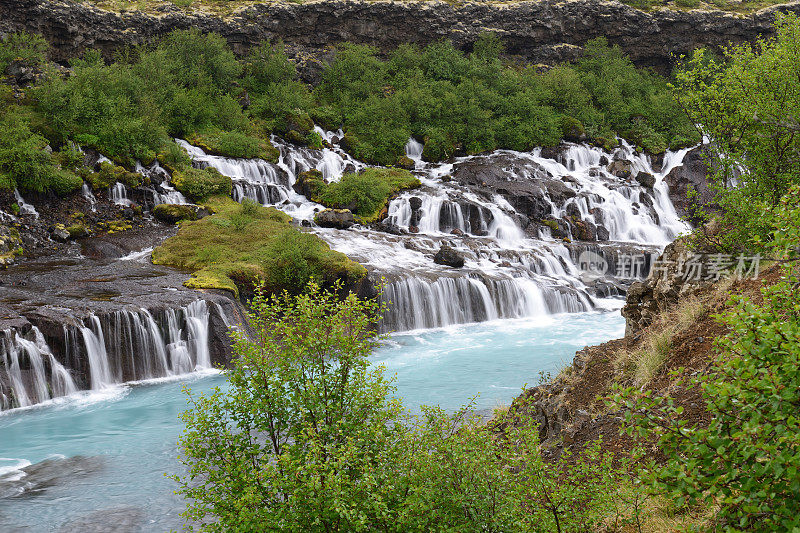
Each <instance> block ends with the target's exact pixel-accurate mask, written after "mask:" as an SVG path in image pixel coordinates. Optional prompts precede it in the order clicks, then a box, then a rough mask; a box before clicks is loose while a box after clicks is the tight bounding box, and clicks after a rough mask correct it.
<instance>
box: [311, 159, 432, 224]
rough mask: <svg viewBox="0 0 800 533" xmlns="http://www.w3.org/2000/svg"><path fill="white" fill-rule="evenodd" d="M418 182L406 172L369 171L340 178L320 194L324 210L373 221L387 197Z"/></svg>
mask: <svg viewBox="0 0 800 533" xmlns="http://www.w3.org/2000/svg"><path fill="white" fill-rule="evenodd" d="M419 185H420V182H419V180H418V179H417V178H415V177H414V175H413V174H411V173H410V172H409V171H407V170H402V169H387V168H368V169H366V170H363V171H361V172H359V173H350V174H345V175H344V176H342V178H341V180H339V181H338V182H334V183H330V184H328V185H327V186H325V187H324V189H323V190H322V192H321V193H320V194H319V198H320V201H321V202H322V204H323V205H325V206H327V207H333V208H337V209H349V210H350V211H352V212H353V214H356V215H359V216H360V217H362V218H364V219H367V220H369V219H374V218H375V217H377V216H378V214H379V213H380V211H381V208H382V207H383V206H384V205H385V204H386V202H387V200H388V199H389V197H390V196H391V195H392V194H394V193H396V192H398V191H400V190H403V189H409V188H413V187H418V186H419Z"/></svg>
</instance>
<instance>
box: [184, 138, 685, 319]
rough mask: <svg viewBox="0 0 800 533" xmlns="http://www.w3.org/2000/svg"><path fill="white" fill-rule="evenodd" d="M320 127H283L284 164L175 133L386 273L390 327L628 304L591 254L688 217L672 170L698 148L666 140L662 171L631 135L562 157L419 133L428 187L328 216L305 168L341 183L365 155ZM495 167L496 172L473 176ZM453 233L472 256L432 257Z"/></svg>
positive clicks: (608, 253)
mask: <svg viewBox="0 0 800 533" xmlns="http://www.w3.org/2000/svg"><path fill="white" fill-rule="evenodd" d="M316 131H317V133H319V134H320V136H321V137H322V138H323V139H324V140H325V141H326V142H327V143H328V144H329V145H330V146H329V147H328V148H325V149H323V150H312V149H309V148H301V147H296V146H293V145H290V144H286V143H283V142H282V141H280V140H279V139H277V138H273V139H272V140H273V144H275V146H277V147H278V149H279V151H280V157H279V161H278V162H277V163H275V164H272V163H269V162H266V161H263V160H246V159H230V158H224V157H219V156H213V155H209V154H206V153H204V152H203V151H202V150H201V149H200V148H197V147H194V146H192V145H190V144H189V143H187V142H185V141H182V140H177V142H178V143H179V144H180V145H181V146H183V147H184V148H185V149H186V150H187V152H188V153H189V155H190V156H191V157H192V158H193V160H194V164H195V165H196V166H212V167H214V168H216V169H217V170H219V171H220V172H221V173H223V174H225V175H227V176H230V177H231V178H233V180H234V192H233V195H232V196H233V198H234V199H236V200H238V201H241V200H242V199H243V198H250V199H253V200H256V201H258V202H259V203H261V204H263V205H271V206H275V207H277V208H278V209H281V210H283V211H285V212H286V213H288V214H289V215H291V216H292V217H294V218H295V219H296V220H298V221H301V222H303V224H305V225H308V226H311V230H312V231H314V232H315V233H316V234H317V235H319V236H320V237H321V238H322V239H324V240H325V241H327V242H328V244H329V245H330V246H331V247H332V248H333V249H335V250H338V251H341V252H343V253H345V254H346V255H348V257H350V258H352V259H354V260H356V261H358V262H360V263H362V264H363V265H365V266H366V267H367V268H368V269H369V270H370V271H371V273H372V275H373V277H374V279H380V278H384V280H385V284H386V285H385V289H384V298H385V300H386V301H387V302H389V303H390V305H389V310H388V312H387V314H386V316H385V319H384V324H383V328H384V329H386V330H407V329H418V328H431V327H439V326H446V325H450V324H458V323H466V322H477V321H484V320H492V319H496V318H513V317H524V316H532V315H540V314H552V313H561V312H579V311H586V310H590V309H593V308H596V307H608V306H611V307H614V306H618V305H619V304H614V303H611V302H606V301H605V300H604V298H607V297H609V296H614V295H620V294H624V291H625V286H627V284H629V283H630V281H632V279H628V278H625V279H620V278H619V277H618V276H616V277H615V273H614V272H609V276H608V277H607V279H603V280H599V281H598V280H597V279H589V278H587V277H586V276H585V275H584V273H583V272H582V271H581V270H580V269H579V268H578V260H579V258H580V254H581V253H588V252H591V253H592V254H596V255H599V256H601V257H602V258H604V260H605V261H607V263H608V265H609V268H611V267H613V266H614V265H618V264H620V262H621V261H622V260H623V259H624V258H622V257H621V255H625V254H632V253H636V254H642V253H644V254H651V253H657V252H658V250H659V248H660V247H662V246H664V245H665V244H667V243H668V242H670V241H671V240H673V239H674V238H675V237H676V236H677V235H678V234H680V233H681V232H683V231H686V230H687V229H688V226H687V225H686V224H685V223H684V222H683V221H682V220H681V219H680V218H679V217H678V216H677V214H676V212H675V209H674V207H673V206H672V203H671V201H670V199H669V191H668V187H667V184H666V182H665V180H664V178H665V176H666V175H667V174H668V173H669V172H670V171H671V170H672V169H673V168H674V167H675V166H678V165H680V164H682V161H683V158H684V156H685V155H686V153H687V151H688V150H680V151H677V152H668V153H667V154H666V155H665V156H664V159H663V163H662V165H661V167H660V168H659V169H658V170H656V169H654V168H653V165H652V163H651V161H650V159H649V158H648V156H646V155H642V154H639V153H636V152H635V151H634V150H633V149H632V147H630V146H629V145H627V144H626V143H624V142H621V143H620V146H619V148H617V149H616V150H614V151H613V152H605V151H603V150H602V149H599V148H595V147H590V146H587V145H575V144H570V145H567V146H566V147H565V148H564V149H562V150H561V151H560V153H559V155H558V156H557V157H556V158H555V159H551V158H548V157H544V156H543V155H542V151H541V150H539V149H536V150H533V151H531V152H514V151H509V150H499V151H496V152H492V153H490V154H485V155H479V156H467V157H460V158H455V159H453V160H451V161H448V162H446V163H441V164H431V163H426V162H424V161H423V160H422V152H423V149H424V147H423V145H422V144H420V143H419V142H418V141H416V140H414V139H409V141H408V143H407V144H406V146H405V152H406V155H407V157H409V158H410V159H412V160H413V161H414V165H415V170H414V173H415V174H416V175H417V176H418V177H419V178H420V180H421V182H422V187H421V188H419V189H416V190H411V191H407V192H404V193H402V194H400V195H398V196H397V197H396V198H394V199H393V200H391V202H390V203H389V206H388V215H387V217H386V219H385V220H384V221H383V225H384V226H383V228H370V227H363V226H359V225H356V226H354V227H353V228H351V229H349V230H346V231H344V230H336V229H329V228H319V227H317V226H316V225H315V224H314V223H313V219H314V214H315V213H316V212H317V211H319V210H321V209H324V207H322V206H320V205H318V204H316V203H314V202H311V201H309V200H308V199H307V198H305V197H304V196H302V195H301V194H299V193H298V192H296V191H295V190H294V189H293V185H294V184H295V183H296V181H297V176H298V174H299V173H301V172H304V171H307V170H310V169H316V170H318V171H320V172H321V173H322V175H323V177H324V179H325V180H326V181H328V182H332V181H337V180H339V179H340V178H341V176H342V174H343V173H345V172H355V171H358V170H360V169H362V168H364V167H365V165H364V164H363V163H361V162H359V161H356V160H354V159H353V158H352V157H350V156H349V155H348V154H346V153H345V152H343V151H342V150H341V149H340V148H338V146H337V142H338V139H339V138H341V137H342V135H343V133H342V132H341V131H340V132H336V133H334V132H325V131H323V130H321V129H319V128H317V129H316ZM614 161H623V162H624V163H625V164H626V165H628V167H629V177H625V178H621V177H618V176H617V175H615V174H614V173H612V172H611V165H610V164H609V163H611V162H614ZM486 169H490V172H489V174H490V175H491V176H490V177H491V178H492V179H494V180H495V181H494V182H493V183H489V184H487V183H485V182H483V179H482V178H481V179H477V178H476V176H480V174H481V173H482V172H487V170H486ZM640 173H641V175H640ZM498 176H499V177H498ZM649 180H652V182H650V181H649ZM506 184H508V185H506ZM519 190H522V192H518V191H519ZM524 201H527V202H533V203H535V208H533V209H532V208H530V205H527V206H526V204H524ZM520 208H525V209H524V213H526V214H523V212H521V211H519V209H520ZM531 213H533V215H534V216H533V217H532V216H531ZM384 228H388V231H386V230H382V229H384ZM556 229H558V233H557V232H556ZM445 244H446V245H448V246H450V247H452V248H453V249H455V250H456V251H457V252H458V253H459V254H460V255H461V256H462V257H463V258H464V260H465V265H464V267H463V268H461V269H459V270H455V269H452V268H450V267H447V266H441V265H437V264H435V263H434V261H433V258H434V256H435V255H436V253H437V251H438V250H439V248H440V247H441V246H442V245H445ZM649 264H650V259H649V255H648V258H647V259H646V260H644V261H643V262H642V267H641V268H640V269H639V270H636V271H635V273H634V277H642V276H644V275H646V273H647V270H646V269H647V266H648V265H649Z"/></svg>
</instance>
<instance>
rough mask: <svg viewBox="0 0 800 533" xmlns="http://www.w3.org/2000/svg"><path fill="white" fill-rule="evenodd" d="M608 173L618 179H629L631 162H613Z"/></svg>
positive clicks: (619, 160) (620, 160)
mask: <svg viewBox="0 0 800 533" xmlns="http://www.w3.org/2000/svg"><path fill="white" fill-rule="evenodd" d="M608 171H609V172H610V173H611V174H613V175H615V176H616V177H618V178H622V179H628V178H630V177H631V162H630V161H625V160H622V159H618V160H616V161H612V162H611V164H610V165H608Z"/></svg>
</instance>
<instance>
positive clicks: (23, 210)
mask: <svg viewBox="0 0 800 533" xmlns="http://www.w3.org/2000/svg"><path fill="white" fill-rule="evenodd" d="M14 199H15V200H16V201H17V206H18V207H19V214H20V215H30V216H32V217H34V218H39V212H38V211H36V208H35V207H33V206H32V205H31V204H29V203H28V202H26V201H25V199H24V198H22V195H21V194H20V193H19V191H18V190H17V189H14Z"/></svg>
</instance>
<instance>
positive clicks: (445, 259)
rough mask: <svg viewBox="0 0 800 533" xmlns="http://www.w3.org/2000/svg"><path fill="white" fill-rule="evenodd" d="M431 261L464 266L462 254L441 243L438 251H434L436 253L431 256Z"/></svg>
mask: <svg viewBox="0 0 800 533" xmlns="http://www.w3.org/2000/svg"><path fill="white" fill-rule="evenodd" d="M433 262H434V263H436V264H438V265H446V266H451V267H453V268H461V267H463V266H464V256H462V255H461V254H460V253H458V252H457V251H456V250H454V249H453V248H451V247H450V246H448V245H446V244H443V245H442V247H441V248H439V251H438V252H436V255H435V256H433Z"/></svg>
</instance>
